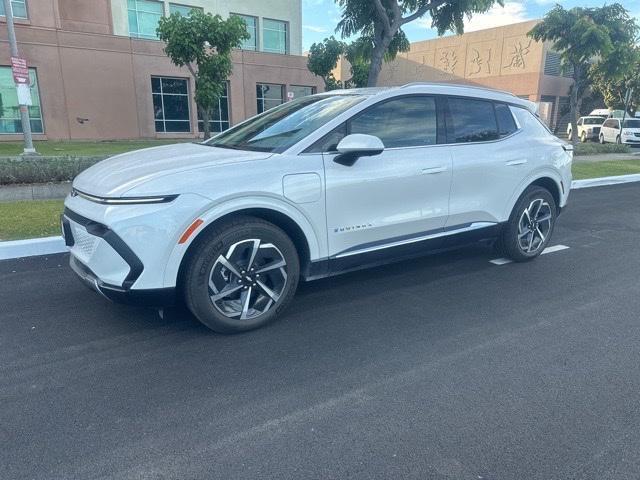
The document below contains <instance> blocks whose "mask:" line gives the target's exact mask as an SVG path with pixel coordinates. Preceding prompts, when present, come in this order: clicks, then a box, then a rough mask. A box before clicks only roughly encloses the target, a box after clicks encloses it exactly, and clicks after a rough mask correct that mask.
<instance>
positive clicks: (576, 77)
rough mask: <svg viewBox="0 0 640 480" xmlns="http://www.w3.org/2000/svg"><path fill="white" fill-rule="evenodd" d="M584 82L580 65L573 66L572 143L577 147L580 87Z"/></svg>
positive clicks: (571, 100) (570, 100)
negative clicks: (582, 81)
mask: <svg viewBox="0 0 640 480" xmlns="http://www.w3.org/2000/svg"><path fill="white" fill-rule="evenodd" d="M581 80H582V76H581V72H580V67H579V66H578V65H574V66H573V88H572V89H571V96H570V97H569V117H570V120H571V143H573V145H577V144H578V141H579V137H578V118H577V115H578V85H580V82H581Z"/></svg>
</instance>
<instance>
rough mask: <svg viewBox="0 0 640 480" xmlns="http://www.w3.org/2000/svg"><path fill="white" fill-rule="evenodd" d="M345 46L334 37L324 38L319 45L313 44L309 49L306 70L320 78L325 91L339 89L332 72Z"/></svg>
mask: <svg viewBox="0 0 640 480" xmlns="http://www.w3.org/2000/svg"><path fill="white" fill-rule="evenodd" d="M344 49H345V45H344V43H343V42H341V41H340V40H336V39H335V38H334V37H329V38H325V39H324V40H323V41H322V42H321V43H314V44H313V45H311V48H310V49H309V56H308V59H307V68H308V69H309V71H310V72H311V73H313V74H314V75H317V76H318V77H320V78H322V80H323V81H324V88H325V90H327V91H328V90H335V89H336V88H341V87H342V85H341V83H340V82H339V81H338V80H336V77H335V76H334V75H333V70H335V68H336V67H337V66H338V60H340V56H341V55H342V54H343V53H344Z"/></svg>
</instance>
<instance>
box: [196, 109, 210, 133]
mask: <svg viewBox="0 0 640 480" xmlns="http://www.w3.org/2000/svg"><path fill="white" fill-rule="evenodd" d="M198 108H199V110H200V116H201V117H202V130H203V131H204V139H205V140H207V139H209V138H211V125H210V124H209V118H210V115H209V109H208V108H202V107H198Z"/></svg>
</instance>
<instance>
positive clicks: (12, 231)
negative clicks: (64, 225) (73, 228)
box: [0, 200, 63, 240]
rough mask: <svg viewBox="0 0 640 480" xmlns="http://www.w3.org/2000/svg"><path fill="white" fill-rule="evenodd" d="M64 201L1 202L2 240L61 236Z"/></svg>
mask: <svg viewBox="0 0 640 480" xmlns="http://www.w3.org/2000/svg"><path fill="white" fill-rule="evenodd" d="M62 204H63V201H62V200H34V201H22V202H8V203H3V202H0V240H19V239H23V238H36V237H50V236H53V235H60V214H61V213H62V210H63V205H62Z"/></svg>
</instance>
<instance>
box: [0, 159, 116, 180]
mask: <svg viewBox="0 0 640 480" xmlns="http://www.w3.org/2000/svg"><path fill="white" fill-rule="evenodd" d="M103 158H104V157H78V158H74V157H37V158H24V159H22V158H0V185H12V184H25V183H27V184H28V183H50V182H66V181H71V180H73V179H74V178H75V176H76V175H78V174H79V173H80V172H82V171H83V170H85V169H87V168H89V167H90V166H91V165H94V164H96V163H98V162H99V161H100V160H103Z"/></svg>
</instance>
